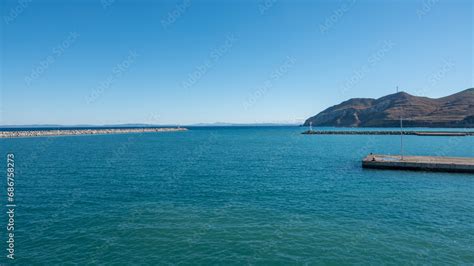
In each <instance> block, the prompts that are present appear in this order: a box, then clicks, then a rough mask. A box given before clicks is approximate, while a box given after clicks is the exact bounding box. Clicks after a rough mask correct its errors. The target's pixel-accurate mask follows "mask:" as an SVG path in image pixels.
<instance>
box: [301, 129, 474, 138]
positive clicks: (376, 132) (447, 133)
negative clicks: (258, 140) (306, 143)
mask: <svg viewBox="0 0 474 266" xmlns="http://www.w3.org/2000/svg"><path fill="white" fill-rule="evenodd" d="M301 134H305V135H401V133H400V131H397V130H308V131H305V132H303V133H301ZM403 135H412V136H438V137H441V136H443V137H466V136H474V131H466V132H463V131H403Z"/></svg>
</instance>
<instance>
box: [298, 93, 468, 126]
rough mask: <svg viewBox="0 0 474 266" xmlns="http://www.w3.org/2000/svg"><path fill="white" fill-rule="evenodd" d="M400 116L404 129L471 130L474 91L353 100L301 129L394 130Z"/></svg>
mask: <svg viewBox="0 0 474 266" xmlns="http://www.w3.org/2000/svg"><path fill="white" fill-rule="evenodd" d="M400 116H402V117H403V120H404V126H407V127H462V128H473V127H474V88H471V89H467V90H465V91H462V92H459V93H456V94H453V95H451V96H447V97H443V98H439V99H431V98H427V97H417V96H413V95H410V94H408V93H405V92H399V93H396V94H391V95H388V96H385V97H382V98H380V99H370V98H356V99H350V100H348V101H345V102H343V103H341V104H339V105H335V106H333V107H330V108H328V109H326V110H324V111H323V112H321V113H319V114H318V115H316V116H313V117H311V118H308V119H307V120H306V121H305V123H304V126H309V125H310V123H312V125H313V126H335V127H397V126H399V125H400Z"/></svg>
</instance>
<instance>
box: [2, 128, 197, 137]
mask: <svg viewBox="0 0 474 266" xmlns="http://www.w3.org/2000/svg"><path fill="white" fill-rule="evenodd" d="M187 130H188V129H187V128H114V129H48V130H24V131H0V138H29V137H54V136H78V135H105V134H123V133H152V132H177V131H187Z"/></svg>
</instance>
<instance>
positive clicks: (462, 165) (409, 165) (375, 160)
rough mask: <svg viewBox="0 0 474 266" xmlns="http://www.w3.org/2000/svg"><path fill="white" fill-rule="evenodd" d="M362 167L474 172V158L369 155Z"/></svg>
mask: <svg viewBox="0 0 474 266" xmlns="http://www.w3.org/2000/svg"><path fill="white" fill-rule="evenodd" d="M362 167H364V168H374V169H392V170H413V171H435V172H460V173H474V158H460V157H435V156H403V159H402V158H401V156H399V155H398V156H393V155H373V154H371V155H369V156H367V157H365V158H364V160H363V161H362Z"/></svg>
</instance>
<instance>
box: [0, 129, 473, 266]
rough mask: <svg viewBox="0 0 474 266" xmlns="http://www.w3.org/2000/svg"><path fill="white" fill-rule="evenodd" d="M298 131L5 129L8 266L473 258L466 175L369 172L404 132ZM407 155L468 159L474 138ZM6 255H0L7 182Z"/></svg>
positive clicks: (421, 147) (420, 144) (1, 165)
mask: <svg viewBox="0 0 474 266" xmlns="http://www.w3.org/2000/svg"><path fill="white" fill-rule="evenodd" d="M304 130H306V129H305V128H300V127H195V128H191V129H190V130H189V131H187V132H169V133H142V134H116V135H91V136H87V135H82V136H61V137H36V138H17V139H0V151H1V158H3V159H1V160H0V170H1V172H2V173H4V174H3V175H4V176H5V175H6V155H7V153H8V152H11V153H14V155H15V170H16V174H17V175H16V178H15V192H16V193H15V201H16V204H17V206H16V209H15V260H14V261H13V262H14V263H15V264H21V265H46V264H47V265H55V264H70V265H84V264H114V265H123V264H153V265H157V264H181V265H196V264H197V265H209V264H219V265H242V264H258V265H260V264H264V265H303V264H328V265H347V264H364V265H365V264H372V265H379V264H401V265H407V264H438V265H445V264H455V265H462V264H465V265H472V264H474V175H472V174H471V175H470V174H447V173H428V172H406V171H382V170H364V169H362V168H361V160H362V158H363V157H365V156H366V155H367V154H369V153H371V152H373V153H382V154H398V153H399V151H400V137H398V136H372V135H367V136H352V135H351V136H329V135H327V136H318V135H302V134H300V133H301V132H302V131H304ZM404 142H405V154H407V155H408V154H409V155H438V156H460V157H473V156H474V137H417V136H406V137H405V139H404ZM0 195H1V201H0V202H1V205H2V210H3V211H2V214H1V216H0V218H1V219H0V224H1V225H0V228H1V230H2V233H1V237H2V239H1V242H0V243H1V244H0V245H1V249H0V255H1V259H0V262H1V263H2V264H6V263H12V261H10V260H9V259H7V258H6V254H7V251H6V248H7V244H6V241H7V238H6V224H7V222H8V217H7V215H6V211H7V209H6V207H5V204H6V203H7V202H6V178H2V192H1V193H0Z"/></svg>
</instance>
